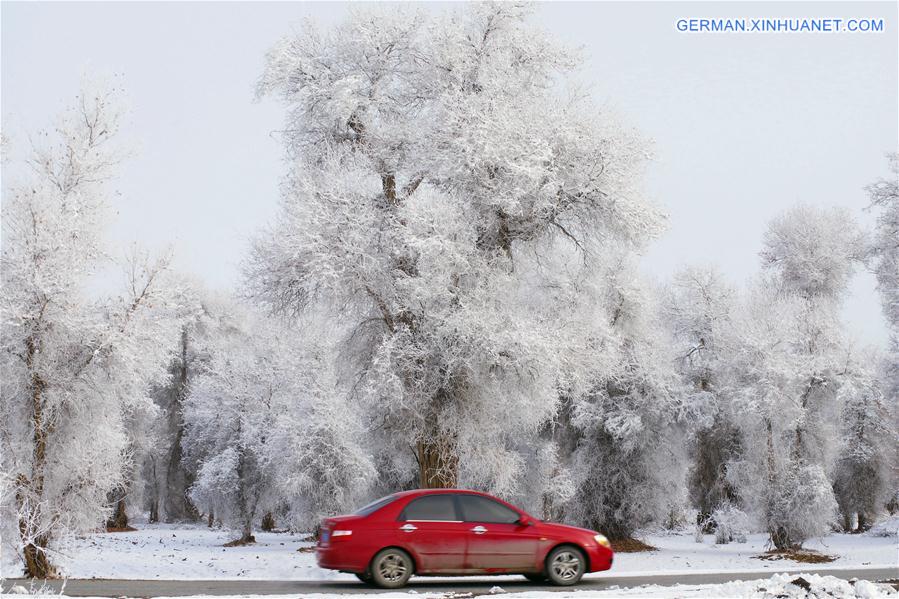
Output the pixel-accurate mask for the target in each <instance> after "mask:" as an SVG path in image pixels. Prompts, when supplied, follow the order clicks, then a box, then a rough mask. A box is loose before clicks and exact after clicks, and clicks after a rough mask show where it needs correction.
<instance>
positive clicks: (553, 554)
mask: <svg viewBox="0 0 899 599" xmlns="http://www.w3.org/2000/svg"><path fill="white" fill-rule="evenodd" d="M586 571H587V558H586V557H584V552H583V551H581V550H580V549H578V548H577V547H574V546H572V545H562V546H561V547H556V548H555V549H553V550H552V551H550V552H549V555H547V556H546V577H547V578H548V579H549V581H550V582H551V583H553V584H555V585H558V586H570V585H573V584H577V583H578V581H580V579H581V577H582V576H583V575H584V573H585V572H586Z"/></svg>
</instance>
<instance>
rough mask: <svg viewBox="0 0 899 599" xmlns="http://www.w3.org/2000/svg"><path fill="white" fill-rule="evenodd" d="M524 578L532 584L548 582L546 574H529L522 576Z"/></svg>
mask: <svg viewBox="0 0 899 599" xmlns="http://www.w3.org/2000/svg"><path fill="white" fill-rule="evenodd" d="M522 576H524V577H525V578H527V579H528V580H530V581H531V582H546V574H544V573H543V572H533V573H531V572H529V573H527V574H522Z"/></svg>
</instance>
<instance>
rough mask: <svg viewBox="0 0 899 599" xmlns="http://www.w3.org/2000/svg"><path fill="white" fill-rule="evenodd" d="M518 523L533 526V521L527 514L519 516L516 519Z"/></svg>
mask: <svg viewBox="0 0 899 599" xmlns="http://www.w3.org/2000/svg"><path fill="white" fill-rule="evenodd" d="M518 525H519V526H533V525H534V521H533V520H531V519H530V518H528V517H527V516H522V517H521V518H519V519H518Z"/></svg>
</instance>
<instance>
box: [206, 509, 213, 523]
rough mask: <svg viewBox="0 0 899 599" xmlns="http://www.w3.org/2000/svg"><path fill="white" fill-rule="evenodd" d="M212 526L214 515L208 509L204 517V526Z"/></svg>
mask: <svg viewBox="0 0 899 599" xmlns="http://www.w3.org/2000/svg"><path fill="white" fill-rule="evenodd" d="M213 524H215V513H213V510H212V508H209V515H208V516H206V526H208V527H209V528H212V525H213Z"/></svg>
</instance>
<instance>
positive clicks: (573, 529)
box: [540, 522, 599, 537]
mask: <svg viewBox="0 0 899 599" xmlns="http://www.w3.org/2000/svg"><path fill="white" fill-rule="evenodd" d="M540 527H541V528H543V529H544V530H546V531H554V532H559V533H568V534H571V533H581V534H585V535H588V536H590V537H592V536H594V535H596V534H599V533H597V532H596V531H595V530H590V529H589V528H580V527H578V526H569V525H568V524H557V523H555V522H540Z"/></svg>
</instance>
